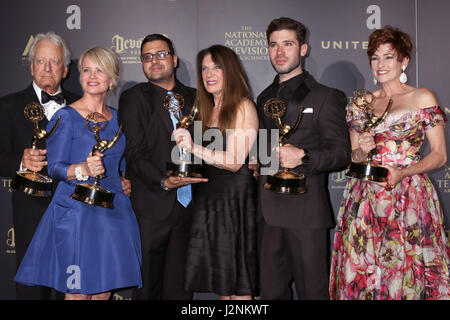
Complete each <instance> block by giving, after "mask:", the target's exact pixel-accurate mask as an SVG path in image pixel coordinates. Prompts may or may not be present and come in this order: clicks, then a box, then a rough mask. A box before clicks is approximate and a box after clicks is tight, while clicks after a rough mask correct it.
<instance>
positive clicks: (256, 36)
mask: <svg viewBox="0 0 450 320" xmlns="http://www.w3.org/2000/svg"><path fill="white" fill-rule="evenodd" d="M224 46H226V47H228V48H230V49H232V50H234V52H236V54H237V55H238V56H239V57H240V59H241V60H245V61H262V60H269V56H268V48H267V39H266V33H265V31H260V30H254V29H253V27H252V26H242V27H241V30H236V31H228V32H224Z"/></svg>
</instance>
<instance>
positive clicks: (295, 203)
mask: <svg viewBox="0 0 450 320" xmlns="http://www.w3.org/2000/svg"><path fill="white" fill-rule="evenodd" d="M304 84H305V85H306V88H307V89H306V90H303V91H304V92H305V93H304V94H303V96H302V97H299V99H298V100H301V99H303V100H301V103H300V105H301V106H303V107H304V108H305V109H308V110H307V111H311V109H312V113H311V112H308V113H304V114H303V119H302V121H301V123H300V125H299V127H298V128H297V130H296V131H295V133H294V134H293V135H292V136H290V137H289V138H288V139H287V141H286V143H289V144H292V145H294V146H296V147H298V148H302V149H307V150H308V151H309V158H310V164H308V165H307V164H304V165H300V166H298V167H296V168H294V169H292V171H295V172H298V173H303V174H304V175H305V176H306V188H307V193H305V194H303V195H285V194H278V193H274V192H271V191H269V190H266V189H265V188H264V187H263V184H264V182H266V180H267V176H260V179H259V189H258V198H259V199H258V209H259V213H260V214H262V216H263V217H264V219H265V221H266V222H267V223H268V224H269V225H272V226H276V227H287V228H329V227H333V226H334V217H333V213H332V209H331V204H330V200H329V194H328V187H327V184H328V172H330V171H337V170H342V169H344V168H345V167H346V166H347V164H348V163H349V162H350V153H351V147H350V138H349V133H348V127H347V124H346V120H345V114H346V111H345V107H346V104H347V100H346V96H345V94H344V93H343V92H341V91H338V90H336V89H332V88H328V87H326V86H324V85H321V84H319V83H317V82H316V81H315V80H314V78H313V77H312V76H311V75H309V74H307V75H306V78H305V81H304ZM272 85H273V84H272ZM272 85H271V86H272ZM271 86H269V87H268V88H267V89H266V90H264V91H263V92H262V93H261V94H260V95H259V97H258V101H257V108H258V115H259V119H260V128H266V129H276V128H277V127H276V125H275V120H273V119H270V118H269V117H267V116H265V115H264V110H263V107H264V104H265V102H266V101H267V100H268V99H270V98H273V97H271V96H268V95H267V91H270V90H269V89H270V88H271ZM299 89H300V88H299ZM299 89H297V90H299ZM292 107H297V108H292ZM298 107H299V106H295V105H292V104H288V108H287V111H286V115H285V117H283V118H282V122H283V123H284V122H286V123H288V124H290V125H292V124H293V123H294V122H295V119H296V117H297V114H298V112H299V111H298V110H299V108H298ZM269 137H270V134H269Z"/></svg>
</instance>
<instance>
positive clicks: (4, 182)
mask: <svg viewBox="0 0 450 320" xmlns="http://www.w3.org/2000/svg"><path fill="white" fill-rule="evenodd" d="M11 181H12V178H0V187H1V189H2V190H6V191H7V192H12V188H11Z"/></svg>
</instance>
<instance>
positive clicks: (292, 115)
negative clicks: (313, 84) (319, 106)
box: [282, 81, 310, 126]
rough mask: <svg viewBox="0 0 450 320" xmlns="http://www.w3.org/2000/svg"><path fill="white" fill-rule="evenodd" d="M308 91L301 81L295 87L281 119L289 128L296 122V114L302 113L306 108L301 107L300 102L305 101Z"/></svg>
mask: <svg viewBox="0 0 450 320" xmlns="http://www.w3.org/2000/svg"><path fill="white" fill-rule="evenodd" d="M309 91H310V90H309V88H308V86H307V85H306V84H305V81H303V82H302V83H301V84H300V85H299V86H298V87H297V89H295V92H294V95H293V97H292V99H291V100H290V101H288V103H287V109H286V113H285V115H284V117H283V120H284V121H288V124H289V125H290V126H293V125H294V124H295V122H296V121H297V117H298V114H299V113H300V112H301V111H302V109H305V108H306V106H304V105H302V102H303V101H304V100H305V98H306V96H307V95H308V93H309ZM283 120H282V121H283ZM283 123H284V122H283Z"/></svg>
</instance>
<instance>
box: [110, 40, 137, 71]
mask: <svg viewBox="0 0 450 320" xmlns="http://www.w3.org/2000/svg"><path fill="white" fill-rule="evenodd" d="M142 40H144V38H138V39H132V38H124V37H122V36H120V35H118V34H116V35H114V36H113V37H112V39H111V43H112V46H111V49H112V50H114V52H115V53H117V55H118V56H119V58H120V60H121V61H122V63H127V64H130V63H131V64H133V63H141V44H142Z"/></svg>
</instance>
